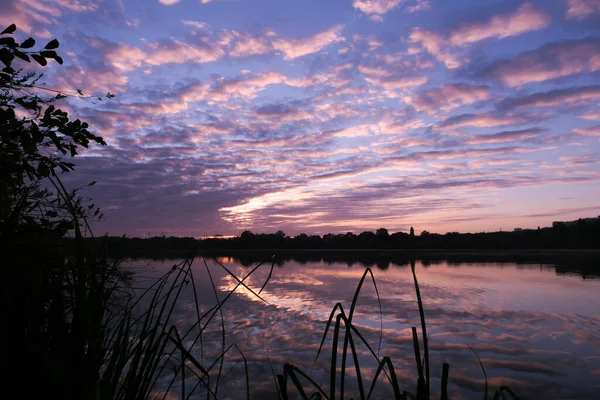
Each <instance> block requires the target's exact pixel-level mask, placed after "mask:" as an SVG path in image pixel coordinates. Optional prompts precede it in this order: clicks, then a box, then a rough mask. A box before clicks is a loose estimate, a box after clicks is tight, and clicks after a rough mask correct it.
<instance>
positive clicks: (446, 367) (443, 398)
mask: <svg viewBox="0 0 600 400" xmlns="http://www.w3.org/2000/svg"><path fill="white" fill-rule="evenodd" d="M449 372H450V364H448V363H444V364H443V365H442V387H441V395H440V400H448V375H449Z"/></svg>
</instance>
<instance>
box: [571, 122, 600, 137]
mask: <svg viewBox="0 0 600 400" xmlns="http://www.w3.org/2000/svg"><path fill="white" fill-rule="evenodd" d="M573 133H576V134H578V135H583V136H600V125H594V126H591V127H589V128H575V129H573Z"/></svg>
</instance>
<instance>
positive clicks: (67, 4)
mask: <svg viewBox="0 0 600 400" xmlns="http://www.w3.org/2000/svg"><path fill="white" fill-rule="evenodd" d="M97 9H98V2H97V1H92V0H80V1H74V0H54V1H46V0H13V1H11V0H8V1H5V2H3V4H2V5H0V26H2V28H0V29H4V27H7V26H9V25H10V24H13V23H14V24H15V25H17V28H18V29H19V30H23V31H25V32H26V33H28V34H30V35H34V36H36V37H37V38H46V39H47V38H49V37H51V33H50V32H49V31H48V29H47V28H48V27H49V26H53V25H60V24H61V17H63V16H64V15H65V13H68V12H71V13H84V12H93V11H96V10H97Z"/></svg>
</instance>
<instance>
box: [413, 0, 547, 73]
mask: <svg viewBox="0 0 600 400" xmlns="http://www.w3.org/2000/svg"><path fill="white" fill-rule="evenodd" d="M548 25H550V18H549V17H548V16H547V15H546V14H544V13H542V12H541V11H539V10H538V9H537V8H535V6H533V4H531V3H524V4H522V5H521V6H520V7H519V8H517V9H516V10H515V11H514V12H510V13H505V14H500V15H496V16H494V17H492V18H490V19H489V20H487V21H482V22H475V23H462V24H460V25H459V26H458V27H456V28H454V29H452V30H451V31H450V33H449V35H442V34H440V33H436V32H433V31H430V30H424V29H420V28H414V29H413V30H412V31H411V33H410V35H409V41H410V42H411V43H420V44H421V46H423V48H424V49H425V50H427V51H428V52H429V53H430V54H432V55H433V56H434V57H435V58H436V59H437V60H438V61H440V62H442V63H444V64H445V65H446V67H447V68H449V69H455V68H458V67H460V66H461V65H462V64H464V62H465V61H466V60H459V59H458V57H457V56H456V55H455V54H452V52H451V49H450V48H451V47H457V46H464V45H467V44H472V43H475V42H479V41H481V40H484V39H489V38H497V39H504V38H507V37H510V36H517V35H520V34H523V33H526V32H531V31H537V30H540V29H543V28H545V27H547V26H548Z"/></svg>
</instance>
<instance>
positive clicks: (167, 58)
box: [146, 38, 225, 65]
mask: <svg viewBox="0 0 600 400" xmlns="http://www.w3.org/2000/svg"><path fill="white" fill-rule="evenodd" d="M148 46H149V47H150V48H151V49H152V51H150V52H149V55H148V57H147V58H146V62H147V63H148V64H150V65H163V64H169V63H175V64H183V63H186V62H190V61H191V62H195V63H199V64H202V63H208V62H212V61H217V60H218V59H220V58H222V57H223V56H224V55H225V51H224V50H223V49H222V48H221V47H219V46H218V45H217V44H215V43H213V42H210V40H209V39H207V38H202V39H201V41H200V42H197V43H193V44H190V43H185V42H182V41H180V40H177V39H173V38H171V39H170V40H169V41H164V42H153V43H149V44H148Z"/></svg>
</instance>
